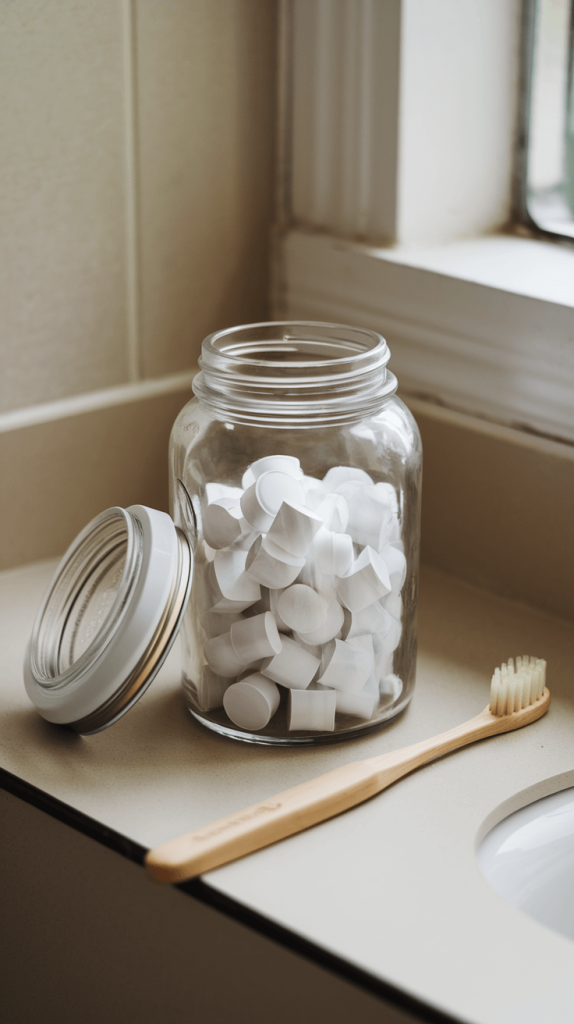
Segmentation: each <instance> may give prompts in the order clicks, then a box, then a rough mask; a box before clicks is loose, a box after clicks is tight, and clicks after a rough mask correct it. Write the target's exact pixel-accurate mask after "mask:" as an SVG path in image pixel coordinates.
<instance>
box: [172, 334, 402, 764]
mask: <svg viewBox="0 0 574 1024" xmlns="http://www.w3.org/2000/svg"><path fill="white" fill-rule="evenodd" d="M389 356H390V352H389V349H388V347H387V344H386V342H385V340H384V338H382V337H381V336H380V335H378V334H375V333H374V332H372V331H367V330H362V329H358V328H350V327H344V326H340V325H335V324H323V323H305V322H285V323H263V324H252V325H248V326H242V327H235V328H232V329H230V330H225V331H220V332H218V333H215V334H211V335H210V336H209V337H207V338H206V339H205V341H204V342H203V347H202V355H201V359H200V367H201V372H200V373H199V374H198V375H197V377H196V378H195V380H194V385H193V390H194V392H195V398H193V399H192V400H191V401H190V402H189V403H188V404H187V405H186V406H185V408H184V409H183V410H182V412H181V413H180V415H179V416H178V418H177V420H176V422H175V424H174V427H173V431H172V436H171V441H170V488H171V512H172V516H173V519H174V521H175V523H176V525H178V526H179V527H181V528H182V529H183V530H184V531H185V533H186V535H187V537H188V540H189V542H190V545H191V547H192V550H193V553H194V574H193V583H192V589H191V598H190V601H189V603H188V606H187V609H186V611H185V614H184V619H183V630H182V633H183V688H184V693H185V698H186V701H187V705H188V707H189V710H190V711H191V713H192V714H193V715H194V716H195V718H196V719H198V720H199V721H200V722H202V723H203V724H204V725H206V726H207V727H208V728H210V729H213V730H214V731H216V732H218V733H221V734H223V735H225V736H229V737H232V738H234V739H238V740H244V741H247V742H252V743H265V744H302V743H306V744H308V743H319V742H329V741H333V740H338V739H342V738H344V737H351V736H357V735H359V734H361V733H364V732H366V731H368V730H370V729H373V728H376V727H377V726H380V725H382V724H383V723H384V722H386V721H388V719H389V718H391V717H393V716H394V715H396V714H398V713H399V712H400V711H402V709H403V708H404V707H405V706H406V705H407V704H408V702H409V700H410V698H411V696H412V693H413V687H414V683H415V662H416V599H417V578H418V553H419V508H420V483H421V454H422V453H421V443H420V436H419V432H418V428H417V426H416V423H415V421H414V419H413V417H412V415H411V413H410V412H409V410H408V409H407V407H406V406H405V405H404V404H403V402H402V401H401V400H400V399H399V398H398V397H397V396H396V394H395V391H396V387H397V381H396V378H395V377H394V376H393V374H392V373H390V372H389V371H388V370H387V368H386V364H387V362H388V359H389ZM263 460H265V461H263ZM251 467H252V468H251Z"/></svg>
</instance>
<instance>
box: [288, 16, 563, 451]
mask: <svg viewBox="0 0 574 1024" xmlns="http://www.w3.org/2000/svg"><path fill="white" fill-rule="evenodd" d="M519 39H520V3H519V0H480V2H477V0H281V47H280V49H281V67H282V76H281V84H280V100H279V102H280V118H279V131H280V140H281V141H280V149H279V163H280V172H281V173H280V184H279V216H278V223H279V227H278V232H277V244H276V266H275V308H274V316H275V317H276V318H283V317H285V318H289V319H313V320H326V321H331V322H339V323H351V324H357V325H358V326H366V327H371V328H373V329H376V330H379V331H380V332H381V333H382V334H384V336H385V337H386V338H387V340H388V342H389V345H390V348H391V352H392V358H391V368H392V369H393V370H394V371H395V372H396V374H397V376H398V377H399V381H400V384H401V391H402V393H403V394H404V395H405V396H407V397H408V396H409V395H410V396H413V397H415V398H418V399H424V400H426V401H428V402H432V403H435V404H438V405H443V406H446V407H448V408H449V409H452V410H457V411H462V412H463V413H467V414H472V415H475V416H480V417H483V418H486V419H488V420H490V421H491V422H493V423H500V424H503V425H505V426H510V427H514V428H518V429H519V430H523V431H528V432H530V433H532V432H534V433H538V434H540V435H543V436H546V437H551V438H554V439H558V440H562V441H566V442H568V443H570V444H571V443H573V442H574V248H573V247H572V246H569V245H567V244H559V243H555V242H547V241H541V240H539V239H535V238H531V237H523V236H522V235H520V234H519V233H517V232H516V230H515V229H514V230H513V229H509V228H508V224H509V221H510V218H511V209H512V173H513V152H514V132H515V124H516V105H517V100H518V81H519V74H518V50H519ZM453 83H456V88H453Z"/></svg>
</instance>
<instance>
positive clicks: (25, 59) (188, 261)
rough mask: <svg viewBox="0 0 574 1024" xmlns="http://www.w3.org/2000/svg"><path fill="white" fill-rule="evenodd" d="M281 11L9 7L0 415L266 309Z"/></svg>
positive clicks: (131, 376)
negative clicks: (278, 13) (276, 73)
mask: <svg viewBox="0 0 574 1024" xmlns="http://www.w3.org/2000/svg"><path fill="white" fill-rule="evenodd" d="M275 6H276V5H275V2H274V0H165V2H164V0H161V2H159V0H18V2H17V3H2V4H0V95H2V105H1V107H0V223H1V230H0V309H1V310H2V318H1V323H0V413H1V412H5V411H7V410H13V409H17V408H19V407H26V406H32V405H35V404H37V403H44V402H48V401H52V400H55V399H61V398H65V397H67V396H71V395H76V394H81V393H84V392H89V391H92V390H94V389H100V388H107V387H110V386H114V385H119V384H123V383H125V382H127V381H134V380H137V379H138V378H148V377H158V376H162V375H166V374H173V373H175V372H177V371H181V370H183V369H185V368H188V367H191V366H193V365H194V363H195V362H196V360H197V355H198V352H199V346H200V343H201V339H202V338H203V336H204V335H205V334H206V333H208V332H209V331H211V330H215V329H217V328H219V327H224V326H227V325H230V324H232V323H238V322H239V323H240V322H244V321H246V320H247V321H249V320H256V319H264V318H265V316H266V297H267V291H268V284H267V267H268V244H269V229H270V223H271V219H272V194H273V149H274V141H273V134H274V120H275V116H274V115H275V99H274V80H275V38H276V26H275V18H276V9H275Z"/></svg>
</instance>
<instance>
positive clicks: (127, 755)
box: [0, 562, 574, 1024]
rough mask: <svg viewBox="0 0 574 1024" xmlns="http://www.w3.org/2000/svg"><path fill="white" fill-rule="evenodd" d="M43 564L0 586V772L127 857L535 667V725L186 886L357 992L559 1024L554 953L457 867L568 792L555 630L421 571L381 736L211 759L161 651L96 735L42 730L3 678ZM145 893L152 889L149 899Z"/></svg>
mask: <svg viewBox="0 0 574 1024" xmlns="http://www.w3.org/2000/svg"><path fill="white" fill-rule="evenodd" d="M53 565H54V563H52V562H50V563H47V562H46V563H41V564H38V565H32V566H28V567H24V568H22V569H18V570H14V571H9V572H4V573H2V574H0V644H1V652H2V656H1V662H0V663H1V666H2V668H1V679H2V683H1V686H0V710H1V712H2V714H1V717H0V723H1V724H0V767H1V768H2V769H4V770H5V771H6V772H9V773H11V775H12V776H15V777H17V778H18V779H19V780H21V782H22V783H23V785H24V787H26V786H30V787H36V789H37V790H40V791H42V793H44V794H47V796H48V797H49V798H55V799H56V800H59V801H61V802H62V803H63V804H64V805H66V806H67V807H69V808H71V809H73V810H74V811H75V812H78V813H79V814H81V815H84V816H88V817H89V818H91V819H93V822H94V823H95V827H96V828H101V830H102V834H104V833H105V832H106V830H112V832H114V833H117V834H119V835H120V836H122V837H124V838H125V839H126V840H127V841H128V843H127V847H128V848H129V843H132V844H135V847H145V848H150V847H152V846H155V845H157V844H159V843H161V842H163V841H165V840H167V839H169V838H171V837H174V836H177V835H180V834H181V833H182V832H185V831H188V830H190V829H192V828H195V827H197V826H199V825H202V824H206V823H207V822H209V821H211V820H213V819H215V818H218V817H220V816H223V815H226V814H229V813H231V812H232V811H237V810H239V809H241V808H242V807H244V806H247V805H249V804H251V803H255V802H256V801H258V800H260V799H263V798H265V797H269V796H272V795H273V794H274V793H276V792H279V791H281V790H283V789H286V788H288V787H290V786H294V785H296V784H297V783H299V782H303V781H304V780H305V779H307V778H310V777H312V776H314V775H318V774H321V773H322V772H325V771H328V770H330V769H331V768H335V767H337V766H339V765H341V764H344V763H345V762H348V761H353V760H357V759H359V758H362V757H369V756H371V755H374V754H376V753H383V752H385V751H389V750H394V749H397V748H399V747H402V746H406V745H408V744H410V743H414V742H416V741H418V740H421V739H424V738H426V737H429V736H432V735H434V734H436V733H438V732H442V731H443V730H445V729H448V728H450V727H452V726H454V725H456V724H458V723H460V722H462V721H464V720H466V719H467V718H471V717H473V716H474V715H475V714H477V713H478V712H479V711H481V710H482V709H483V708H484V706H485V705H486V704H487V702H488V688H489V681H490V676H491V674H492V670H493V668H494V667H495V666H496V665H499V664H500V663H501V662H502V661H505V660H506V659H507V658H508V657H511V656H515V655H518V654H526V653H528V654H534V655H536V656H538V657H544V658H546V659H547V661H548V677H547V681H548V686H549V688H550V690H551V694H552V705H551V708H550V711H549V712H548V714H547V715H546V716H545V717H544V718H543V719H541V720H540V721H539V722H537V723H535V724H534V725H531V726H529V727H527V728H525V729H523V730H520V731H518V732H515V733H510V734H506V735H503V736H500V737H496V738H493V739H490V740H487V741H483V742H482V743H478V744H474V745H473V746H471V747H467V748H465V749H463V750H461V751H458V752H456V753H454V754H451V755H449V756H447V757H444V758H441V759H439V760H437V761H435V762H433V763H432V764H430V765H428V766H426V767H424V768H422V769H420V770H418V771H417V772H414V773H413V774H412V775H410V776H408V777H406V778H405V779H403V780H401V781H399V782H398V783H396V784H395V785H394V786H392V787H391V788H390V789H388V790H386V791H385V792H384V793H383V794H380V795H379V796H377V797H375V798H373V799H372V800H369V801H368V802H366V803H365V804H362V805H361V806H360V807H357V808H355V809H353V810H352V811H349V812H347V813H346V814H343V815H341V816H340V817H338V818H335V819H333V820H331V821H329V822H325V823H323V824H321V825H319V826H317V827H315V828H312V829H310V830H308V831H307V832H305V833H303V834H301V835H298V836H294V837H292V838H290V839H288V840H285V841H283V842H281V843H277V844H276V845H275V846H273V847H270V848H269V849H266V850H262V851H260V852H259V853H257V854H253V855H251V856H249V857H246V858H244V859H243V860H241V861H238V862H237V863H235V864H231V865H229V866H227V867H223V868H219V869H218V870H217V871H212V872H210V873H208V874H207V875H205V876H203V883H204V885H205V887H206V888H207V890H209V891H210V892H212V893H213V894H214V897H217V896H218V895H219V896H220V897H221V898H222V899H224V900H225V899H226V900H228V901H233V903H234V905H240V906H242V907H244V908H247V911H248V912H249V911H251V912H254V913H255V914H257V915H260V919H261V920H264V921H268V922H269V923H270V925H273V924H275V925H278V926H280V927H281V928H282V929H285V930H286V934H287V933H289V934H292V935H294V936H300V937H301V938H302V939H303V940H304V941H305V942H307V943H312V944H313V945H314V947H317V948H319V949H321V950H324V951H325V952H326V954H329V955H333V956H334V957H337V958H338V959H339V961H341V962H344V963H346V964H349V965H350V966H351V967H353V968H356V969H358V970H359V971H361V972H363V974H364V976H365V977H371V978H373V979H374V980H378V981H380V982H383V983H386V984H387V985H390V986H391V987H393V988H395V989H398V990H400V991H402V992H405V993H406V994H407V995H408V996H409V997H412V998H413V999H415V1000H417V1001H419V1002H420V1003H421V1004H424V1005H425V1006H427V1007H429V1008H431V1009H434V1010H437V1011H439V1012H442V1013H444V1014H446V1015H450V1017H452V1018H454V1019H457V1020H460V1021H468V1022H475V1024H513V1022H517V1024H518V1022H519V1024H540V1022H541V1021H544V1022H545V1024H566V1022H568V1024H572V1022H574V943H572V942H570V941H569V940H567V939H565V938H562V937H560V936H559V935H557V934H555V933H554V932H552V931H550V930H548V929H546V928H545V927H543V926H542V925H540V924H538V923H537V922H535V921H534V920H531V919H530V918H528V917H526V916H525V915H523V914H521V913H520V912H519V911H517V910H515V909H514V908H513V907H511V906H510V905H509V904H507V903H506V902H505V901H504V900H503V899H502V898H501V897H500V896H498V895H497V894H496V893H495V892H494V891H493V890H492V889H491V888H490V886H489V885H488V883H487V882H486V881H485V880H484V879H483V877H482V875H481V874H480V871H479V868H478V866H477V862H476V857H475V849H476V846H477V843H478V842H479V840H480V838H482V836H483V835H484V834H485V833H486V831H488V829H489V828H490V827H492V826H493V825H494V824H495V823H496V822H497V821H499V820H501V819H502V818H503V817H505V816H506V814H508V813H510V812H511V811H513V810H516V809H518V808H519V807H521V806H524V805H525V804H527V803H529V802H531V801H532V800H533V799H537V798H538V797H540V796H543V795H545V794H546V793H550V792H553V791H555V790H558V789H563V788H565V787H566V786H569V785H573V784H574V745H573V742H572V740H573V736H574V679H573V666H574V629H573V628H572V627H571V626H570V625H569V624H568V623H565V622H561V621H558V620H556V619H552V618H550V617H548V616H547V615H544V614H542V613H540V612H537V611H534V610H532V609H529V608H526V607H522V606H519V605H516V604H511V603H509V602H506V601H503V600H501V599H498V598H495V597H492V596H491V595H488V594H486V593H483V592H481V591H478V590H475V589H473V588H471V587H469V586H467V585H466V584H463V583H460V582H457V581H455V580H453V579H451V578H449V577H446V576H443V575H441V574H439V573H437V572H435V571H431V570H425V571H423V572H422V575H421V595H420V605H419V660H418V669H417V687H416V690H415V695H414V698H413V700H412V703H411V705H410V707H409V708H408V709H407V710H406V711H405V712H404V713H403V714H402V715H401V716H399V718H398V719H396V720H395V721H394V722H393V723H391V724H390V725H389V726H388V727H386V728H384V729H382V730H380V731H379V732H375V733H373V734H371V735H369V736H366V737H363V738H360V739H356V740H353V741H351V742H346V743H341V744H336V745H333V746H322V747H317V748H308V749H285V750H283V749H270V748H266V747H257V746H248V745H244V744H240V743H234V742H231V741H229V740H225V739H222V738H220V737H218V736H216V735H215V734H213V733H211V732H209V731H207V730H205V729H203V728H202V727H201V726H200V725H199V724H198V723H196V722H195V721H194V719H193V718H192V717H191V716H190V715H189V713H188V712H187V711H186V710H185V707H184V704H183V700H182V697H181V695H180V689H179V652H178V650H177V649H174V651H173V652H172V654H171V655H170V657H169V659H168V661H167V662H166V664H165V665H164V667H163V669H162V670H161V672H160V674H159V676H158V678H157V679H156V681H155V682H154V684H153V686H152V687H151V688H150V690H149V691H148V692H147V693H146V694H145V695H144V697H143V698H142V699H141V700H140V702H139V703H138V704H137V705H136V706H135V707H134V708H133V710H132V711H131V712H130V713H129V714H128V715H127V716H126V717H125V718H123V719H122V720H121V721H120V722H118V723H117V724H116V725H115V726H113V727H112V728H111V729H109V730H107V731H106V732H104V733H101V734H99V735H96V736H92V737H79V736H76V735H75V734H73V733H71V732H67V731H66V730H64V729H61V728H58V727H54V726H50V725H49V724H47V723H46V722H44V721H43V720H42V719H41V718H40V717H39V716H38V715H37V713H36V712H35V710H34V709H33V708H32V707H31V705H30V704H29V702H28V699H27V697H26V694H25V691H24V687H23V683H22V669H21V666H22V659H23V654H24V648H25V645H26V641H27V638H28V635H29V633H30V630H31V626H32V623H33V619H34V617H35V613H36V609H37V607H38V604H39V601H40V598H41V596H42V593H43V590H44V588H45V586H46V584H47V582H48V580H49V578H50V575H51V573H52V571H53ZM150 884H152V883H151V882H150Z"/></svg>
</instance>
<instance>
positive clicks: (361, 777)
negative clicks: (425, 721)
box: [145, 657, 550, 882]
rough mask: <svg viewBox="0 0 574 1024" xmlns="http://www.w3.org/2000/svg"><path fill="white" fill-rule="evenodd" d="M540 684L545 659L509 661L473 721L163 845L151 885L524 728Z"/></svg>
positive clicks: (543, 698) (153, 857) (152, 865)
mask: <svg viewBox="0 0 574 1024" xmlns="http://www.w3.org/2000/svg"><path fill="white" fill-rule="evenodd" d="M545 682H546V662H545V661H543V660H541V659H540V658H538V659H537V658H529V657H523V658H517V659H516V666H515V665H514V662H513V660H512V658H511V659H510V660H509V662H508V664H504V665H502V667H501V668H500V669H498V668H497V669H496V670H495V672H494V675H493V677H492V683H491V690H490V704H489V705H488V707H486V708H485V709H484V711H483V712H482V713H481V714H480V715H477V716H476V718H471V719H470V721H469V722H464V724H463V725H459V726H457V727H456V728H455V729H449V731H448V732H443V733H441V734H440V735H439V736H434V737H433V738H432V739H429V740H423V741H422V742H421V743H415V744H413V746H411V747H403V749H402V750H395V751H393V752H391V753H389V754H380V755H378V756H377V757H370V758H368V759H367V760H365V761H355V762H353V763H352V764H346V765H344V766H343V767H342V768H336V769H335V770H334V771H332V772H328V773H327V774H326V775H320V776H319V778H316V779H311V780H310V781H309V782H303V783H302V784H301V785H300V786H295V787H294V788H293V789H288V790H286V791H285V792H284V793H279V794H278V795H277V796H274V797H271V798H270V799H269V800H263V801H261V803H258V804H254V805H253V806H252V807H247V808H246V809H245V810H243V811H239V812H238V813H237V814H230V815H229V816H228V817H227V818H220V819H219V821H215V822H213V823H212V824H211V825H204V826H202V827H201V828H198V829H196V830H195V831H194V832H188V833H187V834H186V835H184V836H181V837H180V838H179V839H172V840H170V841H169V842H167V843H163V844H162V845H161V846H158V847H156V849H155V850H151V851H150V852H149V853H148V854H147V856H146V859H145V861H146V866H147V870H148V873H149V874H150V875H151V877H152V878H154V879H155V880H156V881H158V882H182V881H184V880H185V879H186V878H193V877H194V876H195V875H198V874H200V873H201V872H203V871H209V870H210V869H211V868H216V867H219V866H220V865H221V864H226V863H228V862H229V861H232V860H236V859H237V858H238V857H243V856H244V855H245V854H246V853H252V852H253V851H254V850H260V849H261V847H263V846H269V845H270V844H271V843H274V842H276V841H277V840H278V839H284V838H285V837H286V836H290V835H293V834H294V833H296V832H302V831H303V829H306V828H309V826H310V825H316V824H317V823H318V822H320V821H325V819H326V818H332V817H334V816H335V815H336V814H340V813H341V811H346V810H347V809H348V808H349V807H354V806H355V804H359V803H362V801H363V800H368V799H369V797H372V796H374V795H375V794H376V793H380V792H381V790H383V789H386V787H387V786H390V785H391V784H392V783H393V782H396V781H397V779H400V778H401V777H402V776H403V775H407V774H408V773H409V772H411V771H413V769H414V768H419V767H420V766H421V765H423V764H425V763H426V762H427V761H431V760H432V759H433V758H435V757H441V755H442V754H446V753H448V752H449V751H450V750H456V749H457V747H464V746H466V744H467V743H474V742H475V740H482V739H485V738H486V737H487V736H496V735H497V734H498V733H502V732H510V731H511V730H512V729H520V728H521V727H522V726H523V725H529V724H530V722H535V721H536V719H537V718H541V716H542V715H543V714H545V712H546V711H547V710H548V705H549V704H550V693H549V692H548V690H547V689H546V686H545Z"/></svg>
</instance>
